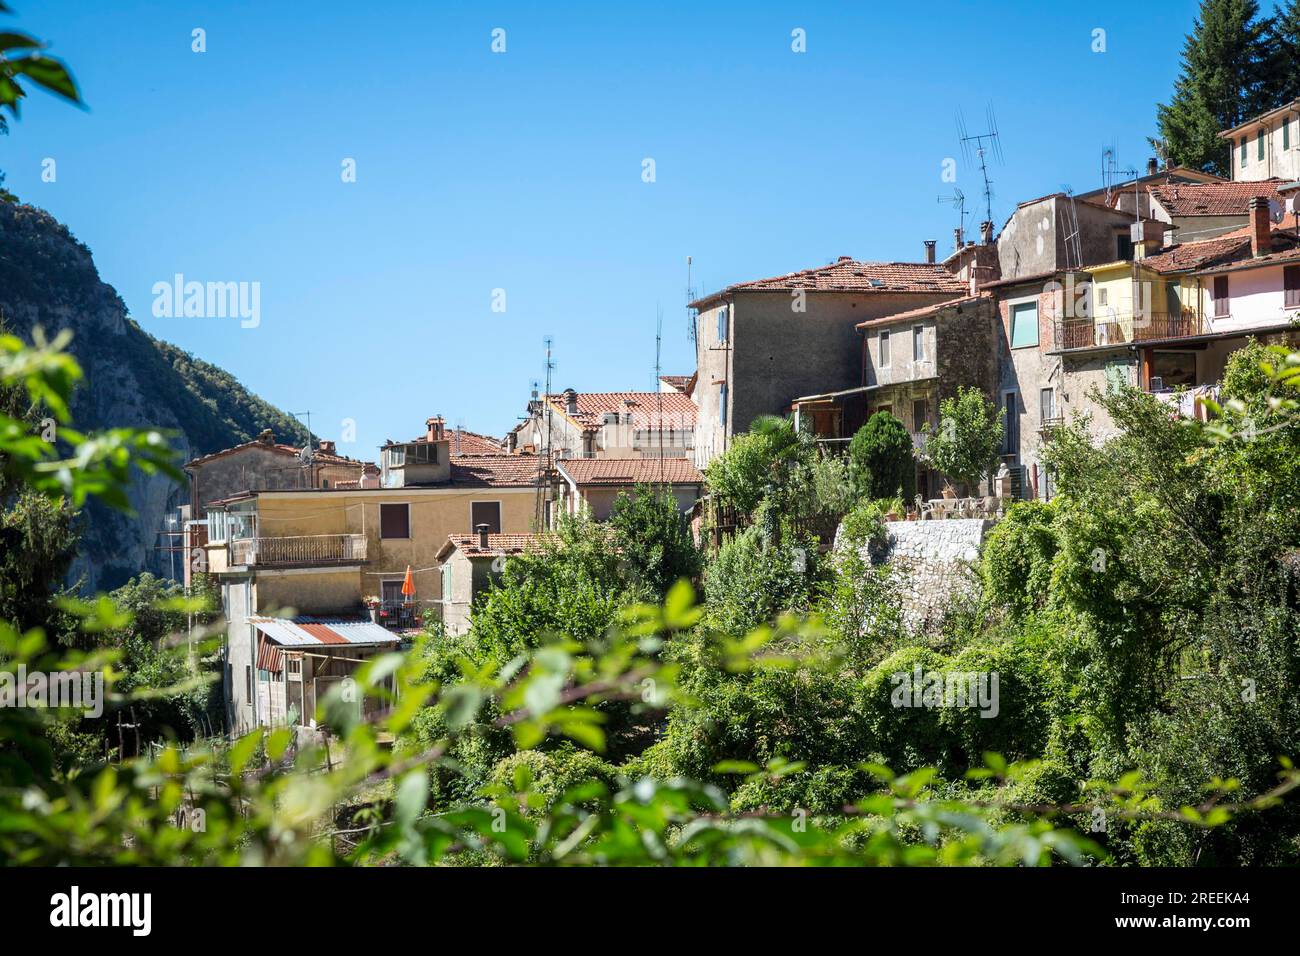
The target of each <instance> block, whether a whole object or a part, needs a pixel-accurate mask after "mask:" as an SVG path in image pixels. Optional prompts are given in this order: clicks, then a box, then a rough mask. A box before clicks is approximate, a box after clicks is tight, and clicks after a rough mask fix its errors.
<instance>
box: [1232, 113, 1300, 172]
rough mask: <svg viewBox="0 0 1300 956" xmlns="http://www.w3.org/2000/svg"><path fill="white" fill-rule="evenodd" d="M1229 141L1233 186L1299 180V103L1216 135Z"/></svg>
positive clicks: (1263, 114) (1262, 114) (1252, 119)
mask: <svg viewBox="0 0 1300 956" xmlns="http://www.w3.org/2000/svg"><path fill="white" fill-rule="evenodd" d="M1219 136H1220V138H1222V139H1225V140H1227V141H1228V149H1229V150H1230V159H1229V165H1230V166H1231V168H1232V179H1233V181H1234V182H1251V181H1258V180H1261V179H1273V178H1281V179H1285V180H1294V179H1300V100H1292V101H1291V102H1290V103H1284V104H1283V105H1281V106H1279V107H1278V108H1277V109H1273V110H1269V111H1268V112H1267V113H1261V114H1260V115H1259V116H1255V117H1252V118H1251V119H1248V120H1246V122H1244V123H1241V124H1239V125H1237V126H1234V127H1233V128H1232V129H1225V130H1224V131H1223V132H1221V133H1220V134H1219Z"/></svg>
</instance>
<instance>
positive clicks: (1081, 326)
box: [1056, 312, 1209, 352]
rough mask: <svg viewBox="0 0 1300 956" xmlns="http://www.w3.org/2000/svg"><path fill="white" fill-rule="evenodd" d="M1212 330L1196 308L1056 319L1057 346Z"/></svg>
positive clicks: (1172, 336)
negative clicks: (1188, 310) (1191, 310)
mask: <svg viewBox="0 0 1300 956" xmlns="http://www.w3.org/2000/svg"><path fill="white" fill-rule="evenodd" d="M1208 331H1209V326H1208V323H1207V322H1206V321H1205V318H1204V317H1203V316H1200V315H1197V314H1196V313H1195V312H1148V313H1146V314H1136V315H1135V314H1133V313H1125V314H1113V315H1094V316H1090V317H1084V318H1073V319H1057V320H1056V350H1057V351H1062V352H1063V351H1067V350H1069V349H1090V348H1096V347H1099V346H1107V345H1126V344H1133V343H1140V342H1155V341H1159V340H1161V339H1177V338H1185V337H1187V336H1191V335H1204V334H1205V333H1206V332H1208Z"/></svg>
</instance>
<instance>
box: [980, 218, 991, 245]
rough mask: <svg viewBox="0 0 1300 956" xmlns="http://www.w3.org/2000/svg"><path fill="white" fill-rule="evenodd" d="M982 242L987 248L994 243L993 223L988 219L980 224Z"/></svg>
mask: <svg viewBox="0 0 1300 956" xmlns="http://www.w3.org/2000/svg"><path fill="white" fill-rule="evenodd" d="M980 242H982V243H984V245H986V246H987V245H990V244H991V243H992V242H993V223H991V222H989V221H988V220H987V219H985V220H984V221H983V222H982V223H980Z"/></svg>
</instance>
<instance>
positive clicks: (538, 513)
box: [533, 335, 555, 531]
mask: <svg viewBox="0 0 1300 956" xmlns="http://www.w3.org/2000/svg"><path fill="white" fill-rule="evenodd" d="M542 341H543V342H544V344H545V345H546V391H545V392H543V393H542V405H543V407H544V408H545V410H546V457H545V458H543V457H542V456H541V455H538V456H537V502H536V507H535V509H534V515H533V520H534V523H535V526H536V528H537V530H538V531H544V530H546V482H547V481H548V480H549V478H550V474H551V420H552V414H553V412H554V409H553V408H552V407H551V372H553V371H554V370H555V362H554V360H553V359H552V358H551V352H552V347H553V345H554V340H553V339H552V338H551V337H550V336H549V335H548V336H546V338H545V339H543V340H542Z"/></svg>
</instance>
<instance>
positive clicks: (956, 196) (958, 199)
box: [939, 186, 966, 246]
mask: <svg viewBox="0 0 1300 956" xmlns="http://www.w3.org/2000/svg"><path fill="white" fill-rule="evenodd" d="M939 202H941V203H943V204H944V205H946V206H955V207H956V209H957V231H958V233H959V234H960V237H959V238H958V240H957V245H958V246H961V244H962V238H961V237H965V235H966V194H965V193H964V192H962V191H961V190H960V189H958V188H957V187H956V186H954V187H952V195H951V196H940V197H939Z"/></svg>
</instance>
